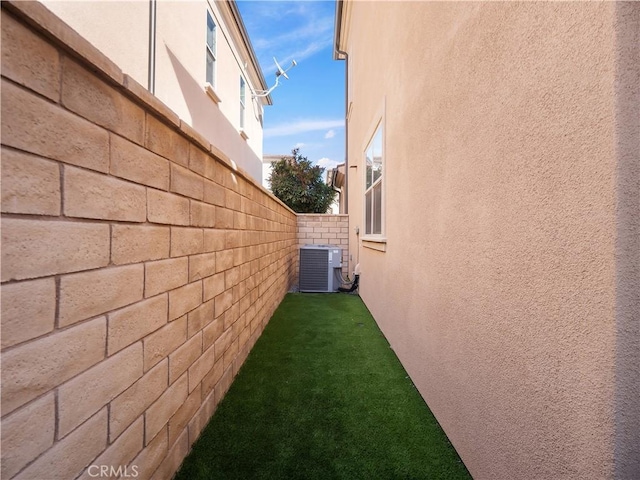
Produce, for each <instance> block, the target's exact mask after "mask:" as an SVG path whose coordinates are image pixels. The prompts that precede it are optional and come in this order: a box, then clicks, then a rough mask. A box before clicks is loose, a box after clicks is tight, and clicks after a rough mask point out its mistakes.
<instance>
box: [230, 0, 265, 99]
mask: <svg viewBox="0 0 640 480" xmlns="http://www.w3.org/2000/svg"><path fill="white" fill-rule="evenodd" d="M226 3H227V4H228V5H229V8H230V10H231V14H232V15H233V20H234V21H235V22H236V26H237V27H238V31H239V32H240V36H241V37H242V41H243V42H244V44H245V46H246V47H247V51H248V52H249V60H251V64H252V65H253V68H254V69H255V71H256V73H257V74H258V80H259V81H260V88H261V89H262V90H268V89H269V86H268V85H267V81H266V80H265V78H264V75H263V73H262V69H261V68H260V64H259V63H258V59H257V57H256V52H255V51H254V50H253V45H251V40H250V39H249V34H248V33H247V29H246V28H245V26H244V22H243V21H242V15H240V10H238V5H237V4H236V2H235V0H226ZM266 100H267V104H269V105H273V99H272V98H271V95H267V96H266Z"/></svg>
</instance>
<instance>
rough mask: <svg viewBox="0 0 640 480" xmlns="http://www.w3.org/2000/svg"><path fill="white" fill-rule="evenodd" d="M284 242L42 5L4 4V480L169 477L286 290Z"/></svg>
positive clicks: (204, 152) (216, 158) (222, 171)
mask: <svg viewBox="0 0 640 480" xmlns="http://www.w3.org/2000/svg"><path fill="white" fill-rule="evenodd" d="M296 231H297V220H296V215H295V214H294V213H293V212H292V211H291V210H289V209H288V208H287V207H286V206H284V205H283V204H282V203H281V202H279V201H278V200H277V199H275V197H273V196H271V195H270V194H269V193H268V192H267V191H266V190H264V189H263V188H262V187H260V186H259V185H256V184H255V183H253V182H252V181H251V180H249V177H248V176H247V175H245V174H244V173H243V172H242V171H241V170H238V169H236V168H234V164H233V162H232V161H230V160H229V159H226V158H225V157H224V155H222V154H221V153H220V152H218V151H217V149H216V147H215V146H212V145H210V144H209V143H207V142H206V140H204V139H203V138H202V137H201V136H200V135H199V134H198V133H197V132H196V131H194V130H192V129H191V128H190V127H189V126H188V125H186V124H185V123H183V122H181V121H180V119H179V118H178V117H177V116H176V115H175V114H174V113H173V112H171V111H170V110H168V109H167V108H166V107H165V106H164V105H163V104H162V103H160V102H159V101H158V100H157V99H156V98H154V97H153V96H151V95H150V94H149V93H148V92H147V91H146V90H145V89H144V88H142V87H141V86H140V85H138V84H137V83H135V82H134V81H133V80H132V79H131V78H130V77H128V76H127V75H125V74H123V73H122V72H121V71H120V70H119V69H118V67H117V66H116V65H114V64H113V63H111V62H110V61H109V60H108V59H107V58H105V57H104V56H103V55H102V54H100V53H99V52H98V51H97V50H96V49H94V48H93V47H92V46H91V45H90V44H89V43H87V42H86V41H85V40H83V39H82V38H81V37H80V36H78V35H77V34H76V33H75V32H74V31H73V30H71V29H70V28H68V27H67V26H66V25H65V24H63V23H62V22H61V21H60V20H59V19H58V18H57V17H55V16H54V15H52V14H51V13H50V12H49V11H48V10H47V9H46V8H44V7H43V6H42V5H40V4H38V3H35V2H24V3H23V2H16V3H14V2H3V3H2V287H1V289H2V420H1V428H2V439H1V440H2V470H1V476H2V478H3V479H7V480H8V479H12V478H16V479H42V478H47V479H64V480H68V479H74V478H92V477H95V476H96V472H99V470H97V468H100V467H103V466H107V467H109V468H115V469H120V470H119V471H120V474H122V475H124V474H125V473H127V474H128V475H129V476H132V475H133V474H134V473H135V474H136V475H135V476H136V477H137V478H139V479H150V478H152V479H169V478H171V476H172V475H173V473H174V472H175V471H176V469H177V468H178V467H179V465H180V463H181V462H182V460H183V458H184V457H185V455H186V454H187V453H188V451H189V449H190V446H191V445H192V443H193V442H194V441H195V439H196V438H197V437H198V435H199V434H200V432H201V430H202V429H203V427H204V426H205V425H206V423H207V421H208V420H209V418H210V417H211V415H212V414H213V412H214V410H215V409H216V406H217V405H218V403H219V402H220V400H221V399H222V398H223V396H224V395H225V392H226V391H227V389H228V388H229V386H230V384H231V382H232V380H233V378H234V376H235V375H236V373H237V372H238V369H239V368H240V366H241V365H242V363H243V361H244V360H245V358H246V357H247V355H248V353H249V351H250V349H251V347H252V346H253V345H254V343H255V341H256V339H257V338H258V337H259V335H260V334H261V332H262V330H263V328H264V327H265V324H266V323H267V322H268V320H269V318H270V316H271V314H272V312H273V311H274V309H275V308H276V306H277V305H278V304H279V303H280V301H281V299H282V297H283V296H284V294H285V293H286V292H287V290H288V289H289V287H290V286H291V285H292V284H293V283H295V275H296V265H297V245H298V240H297V234H296ZM125 469H127V470H125ZM112 472H113V470H112Z"/></svg>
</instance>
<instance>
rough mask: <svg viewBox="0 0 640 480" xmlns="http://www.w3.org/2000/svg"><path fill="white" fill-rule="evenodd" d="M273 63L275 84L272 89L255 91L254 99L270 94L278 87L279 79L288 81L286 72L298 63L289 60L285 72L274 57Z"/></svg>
mask: <svg viewBox="0 0 640 480" xmlns="http://www.w3.org/2000/svg"><path fill="white" fill-rule="evenodd" d="M273 62H274V63H275V64H276V68H277V70H276V83H275V84H274V85H273V87H271V88H270V89H269V90H257V91H256V93H254V94H253V97H254V98H257V97H266V96H267V95H269V94H270V93H271V92H273V90H274V89H275V88H276V87H277V86H278V85H280V77H284V78H286V79H287V80H289V75H287V72H288V71H289V70H291V69H292V68H293V67H295V66H296V65H297V64H298V63H297V62H296V61H295V60H291V65H290V66H289V68H287V69H286V70H285V69H283V68H282V67H281V66H280V64H279V63H278V61H277V60H276V57H273Z"/></svg>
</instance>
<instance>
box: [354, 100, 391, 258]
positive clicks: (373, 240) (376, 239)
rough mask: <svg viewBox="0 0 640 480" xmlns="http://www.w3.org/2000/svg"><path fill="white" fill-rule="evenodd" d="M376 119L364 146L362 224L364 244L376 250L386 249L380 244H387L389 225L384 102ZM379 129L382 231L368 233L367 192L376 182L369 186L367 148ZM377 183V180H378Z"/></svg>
mask: <svg viewBox="0 0 640 480" xmlns="http://www.w3.org/2000/svg"><path fill="white" fill-rule="evenodd" d="M374 118H375V120H374V121H373V122H372V126H371V127H369V130H368V132H369V135H367V136H366V137H365V138H366V139H367V141H366V143H365V145H364V147H363V148H362V161H363V168H362V170H363V174H362V224H363V230H364V232H365V233H364V235H362V236H361V237H360V239H361V240H362V242H363V246H365V247H368V248H373V249H375V250H380V251H385V250H386V247H384V248H383V247H380V246H379V245H378V244H386V242H387V237H386V231H387V225H386V223H387V222H386V215H385V213H386V203H387V202H386V186H385V179H384V177H385V172H386V170H387V167H386V153H387V146H386V131H385V105H384V102H383V105H382V108H381V109H380V113H379V114H378V115H376V116H375V117H374ZM378 129H381V130H382V168H383V170H382V176H381V177H380V180H379V181H380V182H382V193H381V202H382V205H381V213H380V223H381V225H380V233H366V231H367V201H366V194H367V190H369V189H373V187H374V185H375V183H373V184H372V185H371V187H369V188H367V150H368V148H369V146H370V145H371V143H372V142H373V139H374V137H375V135H376V133H377V132H378ZM376 183H377V182H376Z"/></svg>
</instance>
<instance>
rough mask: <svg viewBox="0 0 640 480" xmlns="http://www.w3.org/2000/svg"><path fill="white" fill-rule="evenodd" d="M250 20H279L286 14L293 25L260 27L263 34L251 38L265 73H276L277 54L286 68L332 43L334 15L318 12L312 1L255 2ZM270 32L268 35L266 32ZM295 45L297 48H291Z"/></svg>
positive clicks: (279, 61)
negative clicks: (276, 28)
mask: <svg viewBox="0 0 640 480" xmlns="http://www.w3.org/2000/svg"><path fill="white" fill-rule="evenodd" d="M249 17H250V21H254V20H255V21H258V20H257V19H260V21H262V22H265V20H266V21H268V22H270V23H277V22H279V21H280V20H281V19H283V18H287V19H288V20H289V22H288V24H291V22H292V20H293V19H295V24H296V27H295V28H293V29H287V28H281V29H278V30H275V29H273V28H266V29H265V28H264V27H263V28H260V29H259V31H261V32H262V33H261V34H260V36H255V37H254V38H252V44H253V47H254V48H255V50H256V52H257V53H258V57H259V59H260V65H261V66H262V69H263V70H262V71H263V73H264V75H265V76H270V75H271V74H273V73H275V71H276V66H275V65H274V63H273V60H272V57H273V56H274V55H275V56H277V57H278V63H279V64H280V65H281V66H282V68H284V69H287V68H288V67H289V66H290V65H291V61H292V60H296V62H301V61H303V60H304V59H306V58H308V57H310V56H312V55H315V54H316V53H318V52H319V51H321V50H323V49H325V48H328V47H330V46H331V45H332V44H333V27H334V18H333V15H327V14H326V13H321V14H319V10H318V8H317V7H316V6H314V5H313V3H312V2H304V1H297V2H256V3H255V4H253V5H252V10H251V15H249ZM267 35H268V36H267ZM292 48H295V49H296V50H295V51H293V52H292V51H291V49H292Z"/></svg>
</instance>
